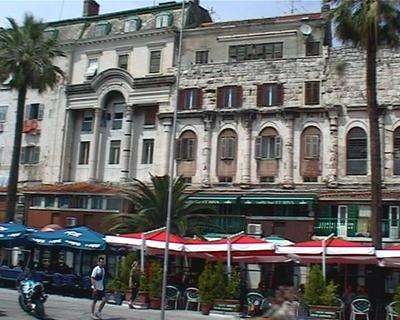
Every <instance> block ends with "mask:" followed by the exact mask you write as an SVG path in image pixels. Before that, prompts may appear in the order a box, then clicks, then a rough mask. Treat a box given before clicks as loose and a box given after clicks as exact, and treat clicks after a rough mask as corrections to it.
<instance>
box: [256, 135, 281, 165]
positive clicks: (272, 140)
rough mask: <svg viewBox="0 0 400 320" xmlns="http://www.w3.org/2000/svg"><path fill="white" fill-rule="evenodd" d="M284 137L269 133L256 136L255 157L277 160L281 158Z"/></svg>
mask: <svg viewBox="0 0 400 320" xmlns="http://www.w3.org/2000/svg"><path fill="white" fill-rule="evenodd" d="M281 153H282V138H281V136H280V135H278V134H275V135H272V134H268V135H260V136H257V137H256V146H255V157H256V159H257V160H277V159H280V158H281Z"/></svg>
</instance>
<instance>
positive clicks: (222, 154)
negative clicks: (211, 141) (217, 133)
mask: <svg viewBox="0 0 400 320" xmlns="http://www.w3.org/2000/svg"><path fill="white" fill-rule="evenodd" d="M236 140H237V139H236V137H234V136H222V137H220V139H219V150H218V151H219V160H232V161H233V160H235V159H236V148H237V146H236Z"/></svg>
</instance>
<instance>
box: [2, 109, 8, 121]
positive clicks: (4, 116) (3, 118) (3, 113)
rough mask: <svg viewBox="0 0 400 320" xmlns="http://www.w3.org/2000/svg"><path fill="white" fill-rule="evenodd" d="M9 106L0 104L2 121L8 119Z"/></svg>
mask: <svg viewBox="0 0 400 320" xmlns="http://www.w3.org/2000/svg"><path fill="white" fill-rule="evenodd" d="M7 109H8V107H7V106H0V122H6V120H7Z"/></svg>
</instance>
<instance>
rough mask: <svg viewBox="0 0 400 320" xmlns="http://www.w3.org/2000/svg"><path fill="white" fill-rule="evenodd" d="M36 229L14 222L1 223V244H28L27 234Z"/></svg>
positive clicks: (4, 245)
mask: <svg viewBox="0 0 400 320" xmlns="http://www.w3.org/2000/svg"><path fill="white" fill-rule="evenodd" d="M35 231H36V230H35V229H32V228H29V227H26V226H24V225H22V224H18V223H14V222H8V223H0V246H2V247H10V246H11V247H12V246H19V245H23V244H26V243H27V241H28V239H27V236H28V235H29V234H31V233H32V232H35Z"/></svg>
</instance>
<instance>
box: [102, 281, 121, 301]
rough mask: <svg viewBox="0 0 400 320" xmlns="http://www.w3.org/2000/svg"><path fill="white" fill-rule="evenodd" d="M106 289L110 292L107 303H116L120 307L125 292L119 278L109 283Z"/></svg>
mask: <svg viewBox="0 0 400 320" xmlns="http://www.w3.org/2000/svg"><path fill="white" fill-rule="evenodd" d="M106 289H107V291H108V294H107V301H108V302H109V303H115V304H118V305H121V304H122V301H123V296H124V290H123V286H122V282H121V280H120V279H119V277H115V278H113V279H111V280H110V281H108V282H107V285H106Z"/></svg>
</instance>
